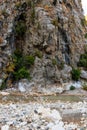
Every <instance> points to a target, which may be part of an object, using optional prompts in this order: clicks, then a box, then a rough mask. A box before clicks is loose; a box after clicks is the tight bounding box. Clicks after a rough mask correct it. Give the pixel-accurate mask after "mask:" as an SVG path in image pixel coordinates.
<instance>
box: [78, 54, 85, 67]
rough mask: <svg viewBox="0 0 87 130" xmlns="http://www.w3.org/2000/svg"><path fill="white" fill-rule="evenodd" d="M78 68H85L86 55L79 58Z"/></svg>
mask: <svg viewBox="0 0 87 130" xmlns="http://www.w3.org/2000/svg"><path fill="white" fill-rule="evenodd" d="M78 66H79V67H85V68H87V53H85V54H82V55H81V56H80V59H79V62H78Z"/></svg>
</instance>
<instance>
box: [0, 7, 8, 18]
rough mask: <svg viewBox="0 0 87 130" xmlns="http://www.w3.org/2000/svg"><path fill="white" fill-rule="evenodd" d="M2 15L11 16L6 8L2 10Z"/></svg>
mask: <svg viewBox="0 0 87 130" xmlns="http://www.w3.org/2000/svg"><path fill="white" fill-rule="evenodd" d="M1 13H2V15H3V16H4V17H8V16H9V14H8V13H7V12H6V9H4V10H2V12H1Z"/></svg>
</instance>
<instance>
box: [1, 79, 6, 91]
mask: <svg viewBox="0 0 87 130" xmlns="http://www.w3.org/2000/svg"><path fill="white" fill-rule="evenodd" d="M5 88H6V80H5V79H4V80H3V82H2V84H1V86H0V90H3V89H5Z"/></svg>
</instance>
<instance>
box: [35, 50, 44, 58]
mask: <svg viewBox="0 0 87 130" xmlns="http://www.w3.org/2000/svg"><path fill="white" fill-rule="evenodd" d="M35 56H37V57H38V58H42V57H43V54H42V52H41V51H39V50H36V52H35Z"/></svg>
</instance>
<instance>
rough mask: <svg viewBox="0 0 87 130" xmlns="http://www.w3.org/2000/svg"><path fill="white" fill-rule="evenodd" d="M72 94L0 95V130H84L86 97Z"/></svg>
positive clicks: (86, 113)
mask: <svg viewBox="0 0 87 130" xmlns="http://www.w3.org/2000/svg"><path fill="white" fill-rule="evenodd" d="M79 91H80V90H79ZM73 93H74V91H72V92H69V91H67V92H65V93H63V94H55V95H43V94H39V93H34V94H28V93H26V94H25V93H20V92H17V91H13V92H12V91H11V92H10V91H9V92H5V91H4V92H0V127H1V130H87V100H86V94H85V92H84V93H83V94H82V93H81V94H80V93H78V94H77V95H76V94H73Z"/></svg>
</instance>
